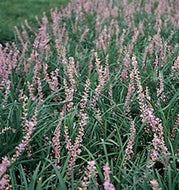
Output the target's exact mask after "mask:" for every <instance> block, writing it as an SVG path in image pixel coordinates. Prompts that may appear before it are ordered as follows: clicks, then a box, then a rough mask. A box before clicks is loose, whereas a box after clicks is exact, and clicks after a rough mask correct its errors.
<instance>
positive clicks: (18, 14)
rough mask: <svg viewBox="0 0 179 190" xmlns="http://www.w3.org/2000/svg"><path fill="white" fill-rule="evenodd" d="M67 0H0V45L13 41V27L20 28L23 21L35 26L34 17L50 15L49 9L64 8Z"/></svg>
mask: <svg viewBox="0 0 179 190" xmlns="http://www.w3.org/2000/svg"><path fill="white" fill-rule="evenodd" d="M68 2H69V0H0V43H1V44H3V45H4V44H5V43H6V42H9V41H13V40H14V26H15V25H16V26H18V27H20V25H21V23H23V22H24V20H25V19H27V20H28V22H29V24H30V26H32V27H35V26H36V19H35V16H36V15H37V16H38V17H39V18H41V17H42V15H43V12H44V11H45V12H46V14H47V16H49V15H50V9H51V8H55V7H58V8H60V6H65V5H67V3H68Z"/></svg>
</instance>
